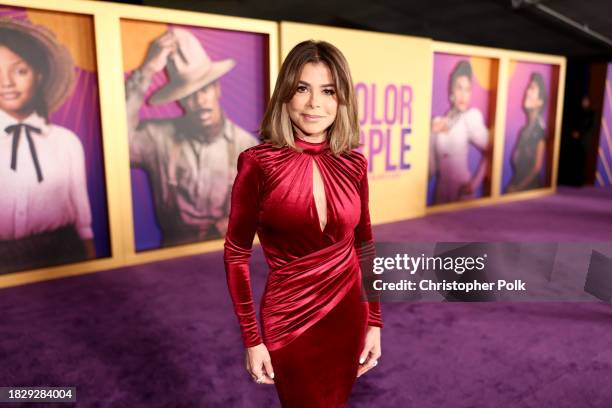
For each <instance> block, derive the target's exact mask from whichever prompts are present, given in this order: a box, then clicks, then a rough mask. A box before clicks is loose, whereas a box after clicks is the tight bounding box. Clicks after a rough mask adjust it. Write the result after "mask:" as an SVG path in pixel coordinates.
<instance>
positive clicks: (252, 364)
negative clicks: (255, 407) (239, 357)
mask: <svg viewBox="0 0 612 408" xmlns="http://www.w3.org/2000/svg"><path fill="white" fill-rule="evenodd" d="M244 357H245V358H244V359H245V365H246V370H247V372H248V373H249V374H250V375H251V377H252V378H253V381H255V382H257V383H259V384H274V370H273V369H272V360H271V359H270V353H268V349H267V348H266V346H265V345H264V344H263V343H261V344H258V345H257V346H253V347H249V348H247V349H246V354H245V356H244ZM258 380H259V381H258Z"/></svg>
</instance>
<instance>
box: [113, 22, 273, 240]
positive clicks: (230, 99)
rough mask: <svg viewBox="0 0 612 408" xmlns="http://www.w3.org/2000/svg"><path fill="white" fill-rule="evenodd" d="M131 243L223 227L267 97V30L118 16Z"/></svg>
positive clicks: (189, 236) (208, 234)
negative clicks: (245, 152) (241, 158)
mask: <svg viewBox="0 0 612 408" xmlns="http://www.w3.org/2000/svg"><path fill="white" fill-rule="evenodd" d="M121 33H122V46H123V64H124V71H125V76H126V82H125V90H126V107H127V121H128V138H129V146H130V163H131V166H132V176H131V177H132V200H133V219H134V228H135V231H134V237H135V247H136V250H137V251H142V250H147V249H155V248H160V247H167V246H174V245H179V244H187V243H193V242H199V241H205V240H213V239H219V238H222V237H223V236H225V232H226V229H227V221H228V216H229V203H230V193H231V187H232V183H233V181H234V178H235V176H236V162H237V159H238V155H239V154H240V152H242V151H243V150H245V149H247V148H249V147H251V146H254V145H256V144H258V143H259V141H258V138H257V137H256V136H255V134H256V132H257V128H258V124H259V122H260V121H261V117H262V115H263V112H264V108H265V103H266V100H267V83H268V80H267V78H268V75H269V74H268V72H267V63H266V61H267V49H268V44H267V35H265V34H259V33H250V32H242V31H230V30H221V29H212V28H204V27H187V26H181V25H173V24H160V23H150V22H144V21H133V20H122V22H121Z"/></svg>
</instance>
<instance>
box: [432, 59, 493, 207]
mask: <svg viewBox="0 0 612 408" xmlns="http://www.w3.org/2000/svg"><path fill="white" fill-rule="evenodd" d="M498 69H499V61H498V60H497V59H495V58H487V57H482V56H470V55H459V54H448V53H440V52H436V53H434V73H433V89H432V107H431V115H432V117H431V127H430V139H429V140H430V149H429V172H428V174H429V177H428V189H427V204H428V205H430V206H431V205H436V204H446V203H452V202H461V201H466V200H470V199H474V198H480V197H488V196H490V194H491V160H492V151H493V140H494V138H493V128H494V123H495V113H496V112H495V108H496V98H497V80H498Z"/></svg>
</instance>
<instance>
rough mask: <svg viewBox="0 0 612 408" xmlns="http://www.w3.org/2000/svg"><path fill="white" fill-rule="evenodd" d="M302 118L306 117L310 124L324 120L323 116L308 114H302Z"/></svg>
mask: <svg viewBox="0 0 612 408" xmlns="http://www.w3.org/2000/svg"><path fill="white" fill-rule="evenodd" d="M302 116H303V117H304V120H306V121H308V122H316V121H318V120H319V119H321V118H323V116H319V115H308V114H306V113H302Z"/></svg>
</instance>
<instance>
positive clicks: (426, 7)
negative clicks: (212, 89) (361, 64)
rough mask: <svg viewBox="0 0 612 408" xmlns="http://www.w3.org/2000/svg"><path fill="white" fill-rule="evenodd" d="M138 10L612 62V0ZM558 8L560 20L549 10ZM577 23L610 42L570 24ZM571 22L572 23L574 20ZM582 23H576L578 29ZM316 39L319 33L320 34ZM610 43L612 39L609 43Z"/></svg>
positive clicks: (166, 3) (284, 3)
mask: <svg viewBox="0 0 612 408" xmlns="http://www.w3.org/2000/svg"><path fill="white" fill-rule="evenodd" d="M130 2H131V3H135V4H142V5H150V6H156V7H167V8H175V9H184V10H192V11H201V12H208V13H217V14H225V15H233V16H240V17H251V18H260V19H267V20H288V21H296V22H304V23H313V24H325V25H332V26H338V27H349V28H357V29H364V30H372V31H381V32H389V33H398V34H407V35H415V36H422V37H430V38H433V39H435V40H440V41H450V42H459V43H465V44H473V45H483V46H489V47H498V48H508V49H517V50H524V51H532V52H541V53H549V54H559V55H565V56H568V57H586V58H593V59H596V60H606V59H612V0H465V1H461V0H432V1H429V2H425V1H416V0H380V1H367V0H336V1H320V0H265V1H262V0H191V1H190V0H141V1H138V0H136V1H130ZM547 9H548V10H552V12H553V14H555V13H556V14H558V15H557V17H552V16H551V15H550V13H547V12H546V11H547ZM564 18H565V19H566V20H571V21H573V22H575V23H577V25H579V26H585V25H586V26H588V29H590V30H592V31H593V32H596V33H598V34H599V35H600V36H601V37H603V39H597V38H596V37H595V36H593V35H590V34H587V33H585V32H584V31H582V30H581V29H579V28H576V27H575V26H572V25H571V24H568V22H567V21H566V22H563V21H562V20H563V19H564ZM570 23H571V22H570ZM575 25H576V24H575ZM313 37H316V32H314V33H313ZM606 39H611V40H610V42H609V43H606Z"/></svg>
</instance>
